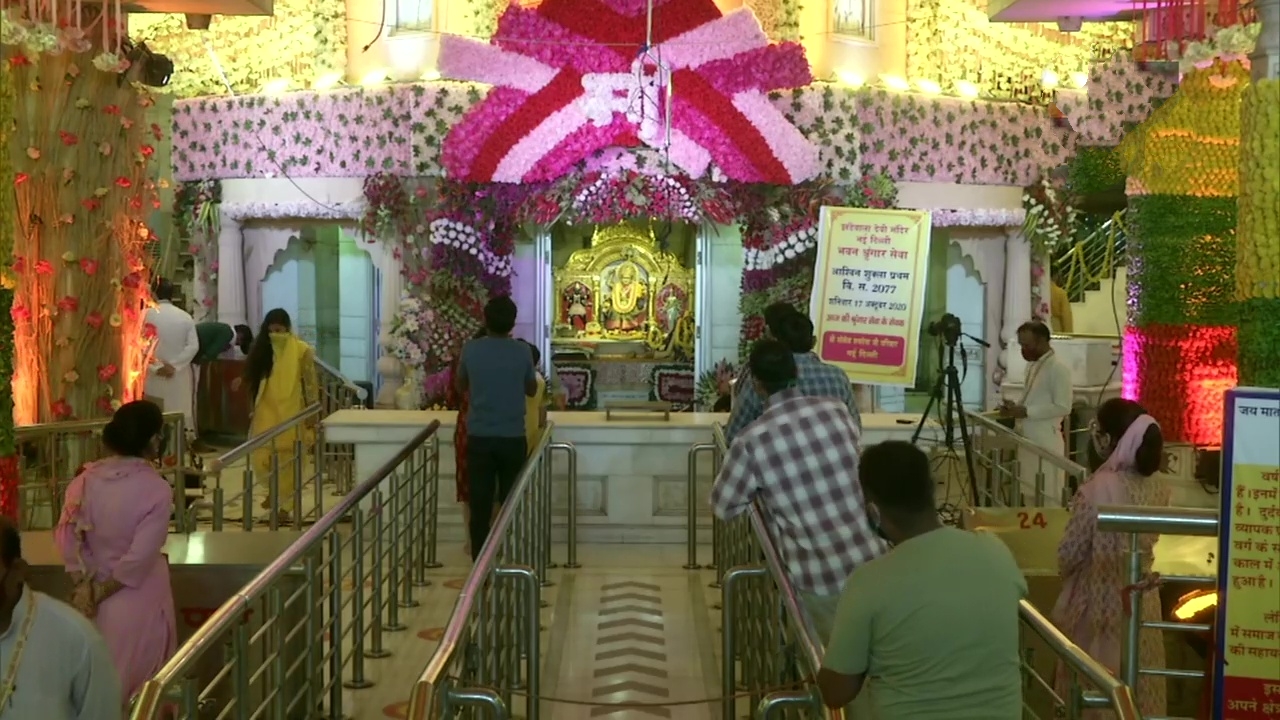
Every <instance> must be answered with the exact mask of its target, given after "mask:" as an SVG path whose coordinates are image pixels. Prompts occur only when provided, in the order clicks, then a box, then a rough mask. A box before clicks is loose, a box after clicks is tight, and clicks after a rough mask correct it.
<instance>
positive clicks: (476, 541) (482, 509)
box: [467, 435, 529, 562]
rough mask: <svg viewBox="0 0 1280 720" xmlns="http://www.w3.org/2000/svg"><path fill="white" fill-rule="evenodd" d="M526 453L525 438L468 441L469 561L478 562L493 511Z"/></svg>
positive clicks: (517, 473) (503, 499)
mask: <svg viewBox="0 0 1280 720" xmlns="http://www.w3.org/2000/svg"><path fill="white" fill-rule="evenodd" d="M528 454H529V449H528V447H527V443H526V441H525V438H524V436H520V437H515V438H505V437H477V436H475V435H471V436H469V437H467V471H468V472H469V473H470V474H471V527H470V528H468V530H469V531H470V533H471V560H472V561H473V562H474V561H475V560H477V559H479V557H480V551H481V550H482V549H484V543H485V540H487V539H488V538H489V526H490V525H492V524H493V508H494V507H495V506H499V505H502V503H504V502H506V500H507V495H509V494H511V489H512V488H513V487H515V484H516V479H517V478H518V477H519V476H520V469H521V468H522V467H524V461H525V456H526V455H528Z"/></svg>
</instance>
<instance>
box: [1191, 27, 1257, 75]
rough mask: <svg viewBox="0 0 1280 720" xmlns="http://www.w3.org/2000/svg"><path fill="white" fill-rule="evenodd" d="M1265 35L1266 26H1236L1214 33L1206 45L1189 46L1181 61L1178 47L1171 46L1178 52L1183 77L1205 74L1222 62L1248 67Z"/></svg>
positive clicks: (1205, 42)
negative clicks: (1199, 73) (1195, 71)
mask: <svg viewBox="0 0 1280 720" xmlns="http://www.w3.org/2000/svg"><path fill="white" fill-rule="evenodd" d="M1261 33H1262V23H1256V22H1255V23H1249V24H1247V25H1232V26H1230V27H1224V28H1217V29H1215V30H1212V31H1211V35H1210V37H1209V38H1207V39H1205V40H1203V41H1200V42H1191V43H1188V44H1187V46H1186V48H1185V49H1183V50H1182V53H1181V57H1177V51H1178V47H1177V44H1176V43H1170V48H1169V49H1170V50H1172V51H1173V52H1174V58H1175V59H1176V60H1177V61H1178V69H1179V70H1180V71H1182V73H1183V74H1187V73H1190V72H1192V71H1194V70H1205V69H1207V68H1210V67H1213V65H1214V64H1216V63H1219V62H1224V63H1233V62H1238V63H1241V64H1244V65H1246V66H1247V65H1248V62H1249V54H1250V53H1252V52H1253V48H1254V46H1255V45H1257V43H1258V36H1259V35H1260V34H1261Z"/></svg>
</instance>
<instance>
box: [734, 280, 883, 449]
mask: <svg viewBox="0 0 1280 720" xmlns="http://www.w3.org/2000/svg"><path fill="white" fill-rule="evenodd" d="M764 322H765V327H766V328H768V330H769V335H771V336H772V338H773V339H774V340H781V341H782V343H783V344H784V345H786V346H787V347H788V348H790V349H791V352H792V354H794V355H795V361H796V370H797V372H798V373H799V377H798V378H797V380H796V386H795V388H796V390H798V391H799V392H800V394H802V395H809V396H813V397H830V398H835V399H836V400H839V401H840V402H842V403H844V406H845V407H846V408H848V409H849V414H850V415H852V416H853V422H854V424H855V425H857V427H858V432H859V433H861V432H862V416H861V415H859V414H858V405H857V403H856V402H855V400H854V394H853V386H852V385H850V384H849V376H848V375H845V373H844V371H843V370H841V369H840V368H838V367H836V366H834V365H829V364H827V363H824V362H822V361H821V360H819V359H818V356H817V354H816V353H814V352H813V346H814V344H815V341H814V337H813V321H812V320H810V319H809V318H808V316H806V315H804V314H803V313H801V312H800V311H799V310H796V309H795V308H794V307H792V306H791V305H790V304H788V303H774V304H772V305H770V306H769V307H767V308H765V310H764ZM734 393H735V396H734V398H733V414H732V415H730V416H729V425H728V426H727V427H726V428H725V431H724V437H725V440H727V441H729V442H733V440H734V438H736V437H738V434H739V433H741V432H742V431H743V429H745V428H746V427H747V426H748V425H750V424H751V423H752V422H754V421H755V419H756V418H758V417H760V414H761V413H763V412H764V405H765V403H764V397H763V396H761V395H760V393H759V392H757V391H756V388H755V386H754V385H753V383H752V382H751V376H750V373H749V372H748V370H747V368H743V369H742V372H741V373H740V374H739V375H738V381H737V382H736V383H734Z"/></svg>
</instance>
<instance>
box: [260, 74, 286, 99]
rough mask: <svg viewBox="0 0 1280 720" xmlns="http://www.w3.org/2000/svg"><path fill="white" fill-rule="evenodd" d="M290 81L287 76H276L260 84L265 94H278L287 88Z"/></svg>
mask: <svg viewBox="0 0 1280 720" xmlns="http://www.w3.org/2000/svg"><path fill="white" fill-rule="evenodd" d="M291 84H292V81H290V80H289V78H276V79H275V80H269V81H267V82H266V83H265V84H263V86H262V92H263V93H264V94H266V95H279V94H280V93H282V92H285V91H287V90H288V89H289V86H290V85H291Z"/></svg>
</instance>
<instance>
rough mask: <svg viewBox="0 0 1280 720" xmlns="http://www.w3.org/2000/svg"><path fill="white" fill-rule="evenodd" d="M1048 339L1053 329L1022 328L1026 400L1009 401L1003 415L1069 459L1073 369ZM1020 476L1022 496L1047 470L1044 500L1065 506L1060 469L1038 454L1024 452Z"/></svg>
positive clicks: (1020, 453)
mask: <svg viewBox="0 0 1280 720" xmlns="http://www.w3.org/2000/svg"><path fill="white" fill-rule="evenodd" d="M1049 338H1050V335H1049V327H1048V326H1047V325H1045V324H1044V323H1042V322H1027V323H1023V324H1022V326H1021V327H1019V328H1018V346H1019V348H1020V350H1021V352H1022V359H1024V360H1026V361H1027V363H1028V364H1027V374H1026V379H1025V380H1024V381H1023V386H1022V399H1021V400H1020V401H1019V402H1017V403H1013V402H1005V404H1004V405H1003V406H1001V408H1000V412H1001V414H1002V415H1003V416H1004V417H1007V418H1012V419H1013V420H1014V421H1015V428H1016V430H1017V431H1018V434H1019V435H1021V436H1022V437H1024V438H1026V439H1027V440H1029V441H1030V442H1031V443H1032V444H1034V445H1036V446H1037V447H1040V448H1042V449H1044V450H1047V451H1048V452H1049V453H1051V454H1053V455H1056V456H1058V457H1065V452H1066V441H1065V440H1064V439H1063V436H1062V421H1063V420H1065V419H1066V417H1067V416H1068V415H1070V414H1071V368H1069V367H1067V364H1066V363H1064V362H1062V360H1060V359H1058V356H1057V355H1056V354H1055V353H1054V352H1053V347H1052V346H1051V345H1050V344H1049ZM1018 472H1019V482H1021V483H1022V485H1023V493H1024V494H1026V493H1027V492H1029V491H1031V490H1033V489H1034V488H1035V486H1036V475H1037V473H1038V472H1043V473H1044V500H1045V502H1046V503H1047V504H1049V505H1050V506H1058V505H1060V504H1061V503H1062V502H1063V497H1062V493H1063V472H1062V469H1061V468H1059V467H1057V466H1055V465H1050V464H1049V463H1048V462H1046V461H1044V460H1043V459H1042V458H1041V457H1040V456H1039V455H1036V454H1035V453H1034V452H1030V451H1027V450H1020V451H1018ZM1038 500H1039V499H1037V501H1038Z"/></svg>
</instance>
